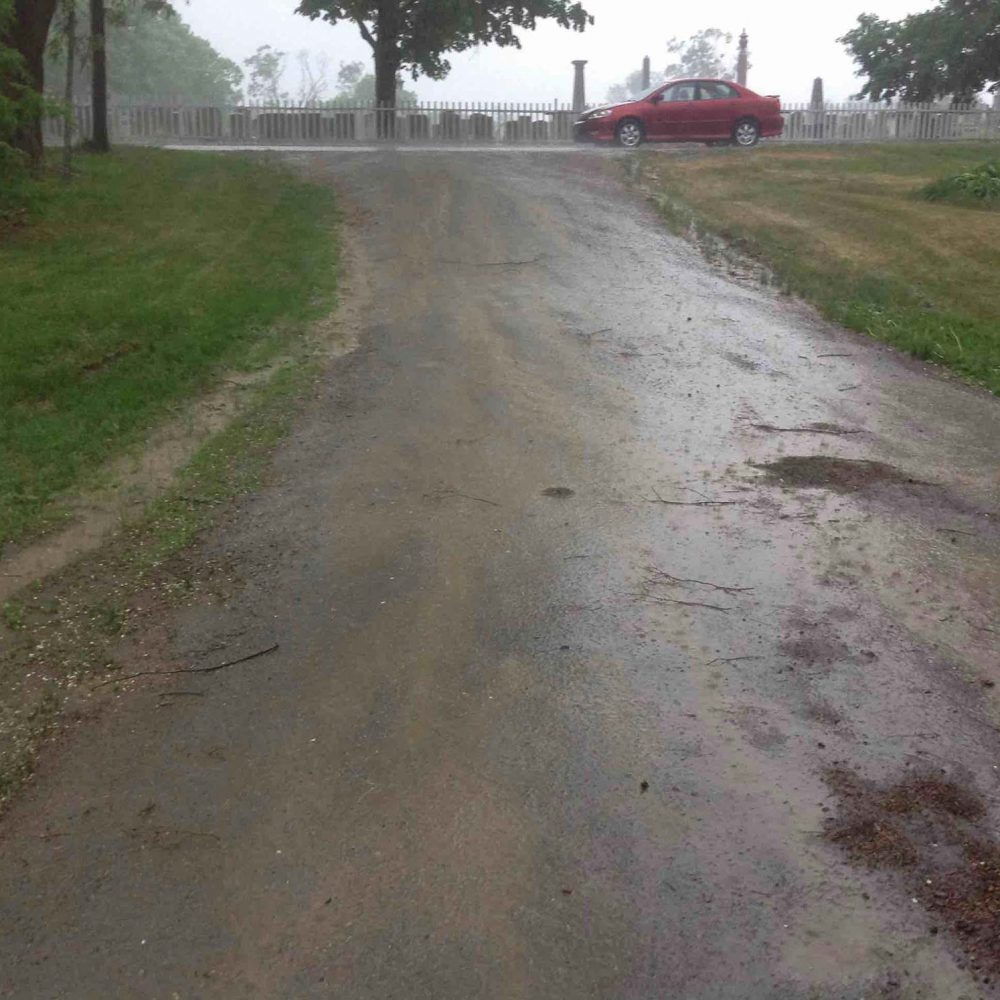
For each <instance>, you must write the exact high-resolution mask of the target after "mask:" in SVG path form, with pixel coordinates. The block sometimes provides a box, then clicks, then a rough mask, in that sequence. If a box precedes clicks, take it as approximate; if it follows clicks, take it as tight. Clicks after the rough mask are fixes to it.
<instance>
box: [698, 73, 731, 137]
mask: <svg viewBox="0 0 1000 1000" xmlns="http://www.w3.org/2000/svg"><path fill="white" fill-rule="evenodd" d="M738 104H739V94H738V93H737V92H736V91H735V90H734V89H733V88H732V87H730V86H729V84H728V83H723V82H722V81H721V80H702V81H700V82H699V84H698V109H697V112H696V114H695V116H694V123H693V127H692V133H691V138H693V139H728V138H729V137H730V136H731V135H732V134H733V126H734V125H735V124H736V119H737V118H738V117H739V106H738Z"/></svg>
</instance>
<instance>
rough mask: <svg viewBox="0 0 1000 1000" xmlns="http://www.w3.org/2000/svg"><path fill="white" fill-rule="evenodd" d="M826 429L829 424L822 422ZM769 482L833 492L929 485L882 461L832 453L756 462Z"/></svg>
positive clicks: (791, 456)
mask: <svg viewBox="0 0 1000 1000" xmlns="http://www.w3.org/2000/svg"><path fill="white" fill-rule="evenodd" d="M823 426H824V427H825V428H828V427H829V426H830V425H823ZM757 468H758V469H763V470H764V472H765V473H766V474H767V477H768V479H769V480H771V481H772V482H776V483H778V484H780V485H781V486H786V487H789V488H791V489H810V488H818V489H825V490H832V491H833V492H835V493H860V492H864V491H866V490H870V489H873V488H874V487H877V486H882V485H886V484H888V485H891V486H918V487H928V488H930V487H933V486H934V485H935V484H933V483H928V482H924V481H922V480H919V479H916V478H914V477H913V476H909V475H907V474H906V473H905V472H901V471H900V470H899V469H896V468H894V467H893V466H891V465H887V464H886V463H885V462H873V461H870V460H867V459H852V458H836V457H834V456H832V455H788V456H785V457H784V458H779V459H776V460H775V461H773V462H766V463H764V464H761V465H758V466H757Z"/></svg>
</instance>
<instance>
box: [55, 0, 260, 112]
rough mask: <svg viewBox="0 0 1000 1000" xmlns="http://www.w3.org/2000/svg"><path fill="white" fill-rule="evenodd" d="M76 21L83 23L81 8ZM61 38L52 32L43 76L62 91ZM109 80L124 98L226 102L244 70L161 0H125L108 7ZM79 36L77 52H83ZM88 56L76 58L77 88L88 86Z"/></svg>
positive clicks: (232, 99)
mask: <svg viewBox="0 0 1000 1000" xmlns="http://www.w3.org/2000/svg"><path fill="white" fill-rule="evenodd" d="M78 23H79V24H80V25H81V26H84V27H85V26H86V24H87V18H86V14H85V13H81V15H80V17H79V19H78ZM64 49H65V46H64V40H63V39H61V38H60V37H59V36H56V37H55V38H53V40H52V43H50V46H49V53H48V58H47V60H46V63H47V68H46V77H47V78H48V79H49V81H50V87H51V89H52V90H54V91H56V92H59V93H61V92H62V88H63V85H64V81H65V73H66V69H65V55H64ZM107 49H108V82H109V86H110V90H111V93H112V94H113V95H116V96H119V97H129V98H170V99H177V100H182V101H188V102H190V103H193V104H206V105H213V104H230V103H235V102H237V101H238V100H239V99H240V96H241V95H240V85H241V83H242V81H243V73H242V71H241V70H240V68H239V66H237V65H236V64H235V63H234V62H231V61H230V60H229V59H226V58H224V57H223V56H221V55H220V54H219V53H218V52H216V51H215V49H214V48H212V46H211V45H210V44H209V42H207V41H206V40H205V39H204V38H200V37H199V36H198V35H196V34H194V32H192V31H191V29H190V28H189V27H188V26H187V25H186V24H185V23H184V22H183V21H182V20H181V19H180V18H179V17H178V16H177V15H176V14H174V13H172V11H171V10H170V9H169V8H168V7H167V6H166V5H163V4H150V3H137V2H135V0H133V2H131V3H129V4H125V3H124V0H122V2H120V3H118V4H116V5H115V6H113V7H111V9H110V10H109V25H108V34H107ZM86 51H87V46H86V43H85V40H84V39H80V40H79V41H78V45H77V52H78V53H80V52H82V53H84V54H85V53H86ZM89 63H90V61H89V59H87V58H83V59H81V60H80V68H79V72H78V74H77V84H76V87H77V92H78V93H81V94H83V93H86V92H88V91H89V87H90V64H89Z"/></svg>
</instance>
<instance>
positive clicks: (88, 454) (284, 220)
mask: <svg viewBox="0 0 1000 1000" xmlns="http://www.w3.org/2000/svg"><path fill="white" fill-rule="evenodd" d="M79 165H80V176H79V178H77V179H76V180H75V181H74V182H73V183H72V184H69V185H65V184H63V183H62V182H61V181H59V180H58V179H56V178H51V179H49V180H46V181H44V182H42V183H41V184H37V185H35V187H34V189H33V192H32V193H33V203H32V205H31V212H30V216H31V218H30V222H29V224H28V225H26V226H22V227H20V228H18V229H16V230H13V231H11V230H8V231H7V233H6V235H3V236H0V289H2V293H0V294H2V298H0V456H2V461H0V543H2V542H3V541H5V540H9V539H16V538H19V537H23V536H24V535H25V534H27V533H29V532H32V531H35V530H38V529H39V528H41V527H44V526H45V524H46V523H48V522H49V521H50V520H51V519H52V518H53V516H54V514H55V513H56V512H57V511H58V504H57V503H54V501H57V500H58V499H59V498H60V497H61V496H63V495H65V494H67V493H68V492H71V491H73V490H75V489H78V488H80V487H82V486H86V485H87V484H88V483H89V482H92V481H94V478H95V475H96V473H97V470H99V469H100V468H101V466H102V463H105V462H106V461H107V460H108V459H110V458H112V457H113V456H115V455H116V454H118V453H120V452H122V451H123V450H125V449H127V448H128V447H130V446H131V445H133V444H134V443H135V442H137V441H139V440H141V438H142V436H143V435H144V433H145V432H146V431H148V429H149V428H150V426H151V425H152V424H154V423H155V422H156V421H157V420H158V419H161V418H162V417H164V416H165V415H166V414H167V413H169V412H170V410H171V409H172V408H174V407H176V406H177V405H179V404H181V403H183V402H184V400H185V399H187V398H189V397H190V396H191V395H192V394H194V393H196V392H198V391H200V390H202V389H205V388H207V387H208V386H210V385H211V384H212V381H213V379H214V378H217V377H218V375H219V373H220V372H221V371H223V370H224V369H226V368H233V367H241V368H247V369H249V368H253V367H257V366H259V365H261V364H263V363H265V362H266V361H267V360H268V359H269V358H272V357H273V356H275V355H276V354H278V353H281V352H282V351H283V350H284V349H285V348H286V347H287V345H288V344H289V343H290V340H291V338H293V337H294V336H295V335H296V334H297V333H300V332H301V331H302V330H303V329H304V328H305V326H306V325H307V323H308V322H309V321H310V320H311V319H313V318H315V317H316V316H317V315H319V314H320V313H321V312H322V311H324V310H328V309H329V308H330V305H331V302H332V297H333V291H334V287H335V281H336V263H337V261H336V246H335V241H334V238H333V234H332V232H331V230H332V226H333V223H334V222H335V219H336V206H335V204H334V198H333V195H332V193H331V192H330V191H329V190H328V189H326V188H321V187H318V186H314V185H310V184H307V183H304V182H302V181H300V180H298V179H297V178H295V177H294V176H292V175H291V174H290V173H289V172H288V171H287V170H285V169H283V168H281V167H279V166H277V165H275V164H272V163H268V162H267V161H264V160H261V159H259V158H253V159H251V158H245V157H227V156H225V155H207V154H201V153H180V152H165V151H157V150H125V151H120V152H118V153H116V154H114V155H113V156H111V157H104V158H102V157H83V158H81V160H80V163H79Z"/></svg>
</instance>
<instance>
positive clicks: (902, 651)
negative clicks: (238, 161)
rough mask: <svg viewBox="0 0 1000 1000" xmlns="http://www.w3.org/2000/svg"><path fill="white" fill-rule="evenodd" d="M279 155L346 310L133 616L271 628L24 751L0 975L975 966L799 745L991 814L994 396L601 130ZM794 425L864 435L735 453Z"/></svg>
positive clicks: (965, 979)
mask: <svg viewBox="0 0 1000 1000" xmlns="http://www.w3.org/2000/svg"><path fill="white" fill-rule="evenodd" d="M293 160H294V161H295V162H296V163H297V164H298V165H299V166H300V167H301V168H302V169H303V170H305V171H307V172H309V173H310V174H311V175H312V176H315V177H318V178H321V179H326V180H328V181H329V182H331V183H336V184H337V185H338V186H339V188H340V190H341V191H342V192H343V193H344V197H345V199H346V203H347V204H348V206H349V215H350V217H351V219H352V221H351V223H350V228H351V230H352V231H353V233H354V235H353V237H352V241H353V243H354V251H353V257H354V260H353V264H352V268H351V270H352V277H351V281H350V284H351V288H350V290H349V292H348V295H347V302H346V307H347V308H348V309H353V310H354V312H355V314H356V315H357V316H359V317H360V319H361V326H362V329H361V338H360V347H359V348H358V350H357V351H355V352H354V353H353V354H352V355H351V356H350V357H349V358H347V359H344V360H342V361H341V362H339V363H337V364H336V365H335V366H333V367H332V369H331V371H330V372H329V374H328V375H327V376H326V377H325V379H324V380H323V382H322V384H321V386H320V390H319V392H318V394H317V396H316V398H315V399H314V400H312V401H310V403H309V404H308V405H307V407H306V409H305V412H304V413H303V415H302V416H301V418H300V419H299V420H298V422H297V424H296V426H295V429H294V432H293V434H292V435H291V437H290V438H289V440H288V441H287V443H286V445H285V446H284V447H282V449H281V450H280V453H279V454H278V456H277V458H276V464H275V470H274V477H273V483H272V485H271V486H269V487H268V488H267V489H265V490H262V491H261V492H260V493H258V494H256V495H254V496H252V497H250V498H248V499H246V500H245V501H244V502H243V503H241V505H240V507H239V510H238V516H237V517H235V518H234V519H233V520H232V522H231V523H230V524H229V526H227V527H226V528H225V529H224V530H221V531H220V532H219V533H218V534H217V535H216V536H215V537H213V538H211V539H209V540H207V542H206V543H205V558H210V559H213V560H215V559H223V560H225V561H226V562H227V563H228V564H230V565H232V566H233V567H235V570H236V571H237V573H238V574H239V575H240V576H241V577H242V578H243V579H244V580H245V585H244V586H242V587H241V588H240V589H238V590H237V591H236V592H235V593H233V594H232V595H231V596H230V597H229V598H227V599H226V600H224V601H221V602H216V603H214V604H213V603H205V604H204V605H202V606H199V607H195V608H192V609H187V610H185V611H184V612H183V613H179V614H178V615H177V616H176V618H174V619H173V620H172V621H171V622H170V623H169V630H170V634H171V640H170V642H171V645H170V649H171V651H172V653H171V655H172V657H173V661H172V662H175V663H177V664H180V665H187V664H192V663H195V664H198V663H206V664H207V663H210V662H214V661H213V659H212V657H213V656H214V657H218V656H219V655H220V654H219V653H218V652H215V653H213V652H211V650H212V649H213V648H214V647H219V646H222V645H223V644H224V645H225V647H226V655H229V654H234V655H235V654H238V653H240V652H243V651H252V650H254V649H256V648H260V647H261V646H264V645H268V644H271V643H279V644H280V647H279V649H278V650H277V651H276V652H275V653H273V654H271V655H270V656H267V657H262V658H259V659H257V660H255V661H252V662H250V663H247V664H244V665H242V666H240V667H237V668H233V669H230V670H225V671H220V672H218V673H214V674H207V675H203V676H200V677H192V678H190V679H187V678H185V680H184V683H183V684H182V685H178V684H177V683H176V682H174V683H172V684H168V685H167V688H168V689H172V690H175V689H177V688H178V686H180V687H183V688H185V689H187V690H188V691H193V692H195V695H192V696H188V697H181V696H177V697H174V698H170V699H163V698H162V697H160V695H159V694H158V692H161V691H162V690H164V687H163V686H162V685H154V686H152V687H150V686H145V687H140V688H139V689H137V690H136V691H134V692H133V693H131V694H129V695H128V696H126V697H125V698H123V699H122V700H121V702H120V703H119V704H117V705H115V706H113V707H111V708H109V709H108V710H107V711H105V712H104V713H103V715H102V717H101V718H99V719H98V720H96V721H93V722H88V723H87V724H85V725H83V726H81V727H80V728H79V729H78V731H77V732H75V733H74V734H72V735H71V736H70V737H68V738H67V739H66V740H64V741H63V742H62V744H61V746H60V747H59V748H58V750H56V751H53V752H52V753H51V754H50V755H49V757H48V758H47V760H46V761H45V762H44V763H43V767H42V769H41V773H40V775H39V778H38V780H37V781H36V782H35V784H34V785H33V787H32V788H31V789H30V790H29V791H28V792H27V793H26V794H24V795H22V796H21V798H20V800H19V801H18V802H17V803H16V804H15V806H14V808H13V809H12V810H11V811H10V813H9V814H8V816H7V817H6V819H5V820H4V824H3V856H4V859H5V860H4V865H3V870H2V873H0V900H2V902H0V926H2V934H0V994H2V995H3V996H10V997H19V998H20V997H24V998H56V997H74V998H76V997H86V998H91V997H93V998H108V997H116V998H133V997H134V998H147V997H151V998H152V997H155V998H174V997H183V998H188V997H198V998H201V997H206V998H215V997H219V998H223V997H224V998H230V997H233V998H235V997H275V998H286V997H287V998H307V997H337V998H344V1000H368V998H371V1000H387V998H390V997H393V998H405V1000H418V998H427V1000H468V998H473V997H483V998H532V1000H535V998H537V1000H543V998H544V1000H555V998H560V1000H563V998H565V1000H583V998H601V1000H610V998H615V1000H617V998H622V1000H626V998H628V1000H652V998H658V1000H659V998H684V1000H722V998H734V1000H736V998H740V1000H743V998H758V997H763V998H789V1000H791V998H796V1000H799V998H814V997H815V998H861V997H894V998H896V997H898V998H916V997H925V998H935V1000H940V998H959V997H969V998H973V997H978V996H980V995H985V994H984V992H983V991H986V990H988V989H990V988H991V987H989V986H988V985H986V984H984V983H983V982H982V979H983V975H982V973H981V972H979V973H977V972H976V971H975V970H974V968H973V966H974V961H973V960H971V959H968V958H967V957H964V956H963V954H962V951H961V948H960V946H959V943H958V941H957V939H955V938H952V937H951V936H950V935H949V934H948V933H937V934H935V933H932V930H934V929H936V927H935V924H936V923H938V922H939V921H937V920H936V918H935V917H934V916H933V915H931V914H929V913H928V912H927V910H925V908H924V907H923V906H921V905H917V904H916V902H915V897H914V896H913V893H912V890H911V888H910V887H909V884H908V883H907V881H906V876H905V875H901V874H899V873H895V872H892V871H886V870H879V869H877V868H876V869H867V868H864V867H857V866H852V865H851V864H850V863H849V860H848V859H847V857H846V856H845V855H844V854H843V853H842V852H841V851H840V849H839V848H838V847H837V846H836V845H833V844H831V843H829V842H828V841H827V840H826V839H825V838H824V837H823V830H824V823H825V822H826V820H827V819H828V817H829V816H831V815H833V814H834V813H836V810H837V800H836V798H835V797H834V796H833V795H832V794H831V790H830V788H829V786H828V784H827V782H826V781H825V780H824V774H825V773H826V772H827V770H828V769H829V768H830V767H832V766H834V765H838V766H843V767H847V768H850V769H856V770H858V771H859V772H860V773H861V774H862V775H864V776H867V777H870V778H873V779H877V780H880V781H881V780H887V781H896V780H898V779H899V778H901V777H903V776H905V775H906V774H907V773H909V772H910V771H912V770H913V769H915V768H921V767H931V768H936V769H938V771H940V770H941V769H943V770H944V771H945V772H946V773H947V774H948V775H949V776H951V777H954V778H955V779H956V780H959V779H960V780H961V781H962V782H963V783H964V784H965V785H967V786H968V787H971V788H974V789H975V790H976V791H977V792H978V793H979V794H981V795H982V796H984V798H985V801H986V802H987V805H988V808H989V815H990V817H991V819H992V820H993V821H995V820H996V819H997V817H998V814H997V812H996V811H995V806H994V803H995V802H996V801H997V793H998V782H997V764H998V763H1000V740H998V738H997V730H996V723H997V720H998V716H1000V701H998V699H1000V695H998V694H997V691H998V690H1000V689H994V688H991V687H990V686H989V685H990V684H991V683H992V682H993V681H994V680H1000V663H998V659H997V643H996V632H995V631H990V630H991V629H992V630H995V629H997V628H998V627H1000V625H998V617H1000V615H998V612H997V595H998V593H1000V585H998V584H1000V535H998V531H997V525H996V519H995V518H991V517H989V516H988V515H989V514H990V513H991V512H995V511H996V510H997V508H998V506H1000V499H998V493H1000V479H998V444H997V443H998V441H1000V407H998V404H997V401H996V400H994V399H991V398H988V397H987V396H985V395H984V394H982V393H979V392H977V391H975V390H972V389H969V388H966V387H963V386H961V385H958V384H956V383H954V382H949V381H946V380H945V379H943V378H941V377H939V376H937V375H934V374H931V373H929V372H927V371H926V370H924V369H923V368H922V367H921V366H919V365H917V364H915V363H911V362H908V361H904V360H902V359H900V358H898V357H897V356H896V355H894V354H893V353H892V352H891V351H889V350H888V349H885V348H882V347H880V346H878V345H875V344H873V343H870V342H867V341H866V340H864V339H863V338H860V337H855V336H853V335H849V334H846V333H843V332H840V331H837V330H834V329H831V328H830V327H828V326H826V325H825V324H823V323H821V322H819V321H818V320H816V319H815V318H814V317H812V316H811V314H810V313H809V312H808V311H807V310H805V309H804V308H801V307H798V306H796V305H795V304H792V303H789V302H787V301H782V300H780V299H779V298H778V297H776V296H774V295H773V294H772V293H770V292H767V291H765V290H763V289H759V288H755V287H752V286H750V285H745V284H740V283H738V282H735V281H733V280H732V279H731V277H730V276H728V275H726V274H723V273H720V272H718V271H714V270H712V269H711V268H710V267H709V265H707V264H705V263H704V262H703V261H702V260H701V258H700V257H699V255H698V254H697V252H696V251H695V250H694V249H692V248H691V247H689V246H688V245H686V244H684V243H683V242H681V241H679V240H677V239H675V238H673V237H671V236H670V235H668V234H667V233H666V232H665V230H664V229H663V228H662V226H661V225H660V224H659V223H658V221H657V220H656V219H655V218H654V217H653V215H652V214H651V213H650V212H649V211H648V210H647V208H646V207H645V206H644V205H643V204H642V203H641V202H640V201H639V200H638V199H635V198H634V197H633V196H630V195H629V194H628V193H627V192H626V191H625V190H624V189H623V188H622V187H620V186H619V184H618V183H617V180H616V179H615V176H614V172H613V170H612V171H608V170H606V169H605V168H606V167H607V166H608V165H609V160H608V158H606V157H595V156H590V155H582V154H581V155H576V154H567V155H565V156H551V155H549V156H534V155H531V154H522V155H517V156H514V155H511V156H504V157H499V156H488V155H476V154H468V155H461V154H455V155H446V154H435V153H426V154H422V155H415V154H410V155H399V154H394V153H392V152H372V153H365V152H361V153H357V154H353V155H343V156H336V157H335V156H323V155H317V156H308V155H299V156H298V157H293ZM817 455H819V456H830V457H836V458H847V459H872V460H876V461H880V462H883V463H886V465H888V466H891V467H892V469H895V470H899V472H900V476H899V477H898V479H897V481H892V478H891V477H889V479H888V480H886V481H880V480H879V476H878V475H876V471H877V469H876V467H866V468H869V470H870V471H871V472H872V475H871V477H869V478H866V477H865V476H864V475H862V476H861V477H860V481H859V482H856V483H855V482H846V483H845V482H844V481H842V480H841V479H838V478H837V476H835V475H832V474H829V469H830V468H839V467H835V466H833V465H830V466H822V465H821V466H820V469H821V471H822V470H824V469H825V470H826V471H825V472H824V474H825V475H828V480H827V481H826V483H825V485H824V484H823V483H821V484H820V485H819V486H810V485H809V482H808V474H813V473H815V468H814V467H813V466H810V465H809V464H808V463H806V464H805V465H803V464H801V463H799V464H797V463H791V464H787V465H786V466H784V467H783V469H784V470H785V471H786V472H788V474H787V475H786V476H785V479H784V481H779V479H777V478H776V477H775V476H774V475H771V474H768V472H767V470H766V469H762V468H760V466H761V465H764V464H766V463H769V462H774V461H776V460H779V459H782V458H788V457H800V456H817ZM850 468H853V469H857V467H853V466H852V467H850ZM802 470H805V473H807V475H805V478H804V479H803V478H802V477H801V476H799V478H796V476H798V475H799V473H802ZM810 470H812V472H810ZM881 471H882V472H885V471H886V470H881ZM848 478H849V477H848ZM882 479H883V480H885V476H882ZM908 479H915V480H919V481H920V482H919V483H911V482H908ZM926 483H930V484H932V485H930V486H928V485H923V484H926ZM831 485H832V486H835V487H836V489H831V488H830V486H831ZM198 695H200V696H198ZM164 700H167V701H170V702H171V707H169V708H158V707H157V705H158V704H162V703H163V701H164Z"/></svg>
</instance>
